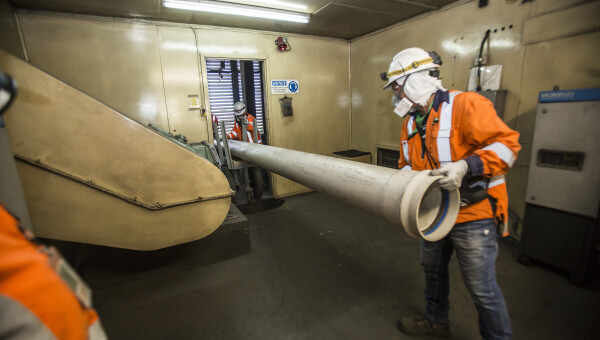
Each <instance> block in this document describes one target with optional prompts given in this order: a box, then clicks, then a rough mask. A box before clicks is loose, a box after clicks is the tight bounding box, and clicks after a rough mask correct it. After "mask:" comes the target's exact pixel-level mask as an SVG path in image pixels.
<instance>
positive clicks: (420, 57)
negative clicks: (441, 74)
mask: <svg viewBox="0 0 600 340" xmlns="http://www.w3.org/2000/svg"><path fill="white" fill-rule="evenodd" d="M440 65H442V58H441V57H440V55H439V54H437V53H436V52H434V51H432V52H427V51H425V50H424V49H422V48H418V47H411V48H407V49H404V50H402V51H400V52H398V54H396V55H395V56H394V58H393V59H392V62H391V63H390V68H389V69H388V71H387V73H385V72H384V73H381V79H383V80H384V81H387V84H385V86H384V87H383V89H384V90H386V89H388V88H390V85H392V83H393V82H395V81H399V84H401V85H402V84H403V83H404V79H406V76H408V75H409V74H412V73H415V72H421V71H425V70H437V69H439V68H440ZM434 76H436V77H437V74H435V75H434Z"/></svg>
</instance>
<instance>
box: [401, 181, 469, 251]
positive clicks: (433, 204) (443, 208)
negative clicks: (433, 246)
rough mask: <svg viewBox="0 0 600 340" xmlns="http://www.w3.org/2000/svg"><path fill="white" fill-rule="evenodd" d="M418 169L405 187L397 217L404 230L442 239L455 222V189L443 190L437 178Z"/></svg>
mask: <svg viewBox="0 0 600 340" xmlns="http://www.w3.org/2000/svg"><path fill="white" fill-rule="evenodd" d="M429 173H430V171H421V172H420V173H419V174H417V175H416V176H415V177H413V179H412V180H411V181H410V182H409V183H408V185H407V186H406V190H405V191H404V194H403V195H402V199H401V201H400V218H401V221H402V226H403V227H404V230H405V231H406V232H407V233H408V234H409V235H411V236H413V237H422V238H424V239H425V240H427V241H438V240H440V239H442V238H444V237H445V236H446V235H447V234H448V233H449V232H450V230H452V227H454V224H455V222H456V218H457V217H458V211H459V210H460V194H459V192H458V190H452V191H448V190H445V189H442V188H441V187H440V186H439V184H438V180H439V179H441V178H442V177H443V176H430V175H429Z"/></svg>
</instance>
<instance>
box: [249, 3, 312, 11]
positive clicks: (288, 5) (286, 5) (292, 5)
mask: <svg viewBox="0 0 600 340" xmlns="http://www.w3.org/2000/svg"><path fill="white" fill-rule="evenodd" d="M245 2H251V3H252V2H253V3H258V4H265V5H267V6H266V7H271V6H277V7H279V8H289V9H292V8H293V9H298V10H301V11H306V9H307V7H306V5H301V4H295V3H291V2H287V1H278V0H245Z"/></svg>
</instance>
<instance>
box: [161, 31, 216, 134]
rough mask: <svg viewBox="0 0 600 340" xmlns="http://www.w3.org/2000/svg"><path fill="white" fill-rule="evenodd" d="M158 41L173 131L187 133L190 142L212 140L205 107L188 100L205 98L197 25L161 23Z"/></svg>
mask: <svg viewBox="0 0 600 340" xmlns="http://www.w3.org/2000/svg"><path fill="white" fill-rule="evenodd" d="M158 43H159V45H160V58H161V64H162V74H163V80H164V87H165V97H166V98H167V112H168V117H169V126H170V132H172V133H173V134H184V135H185V136H186V137H187V139H188V142H190V143H194V142H201V141H203V140H208V134H209V132H208V126H207V124H206V117H205V116H204V117H203V116H202V111H201V110H198V109H196V110H190V109H189V102H188V95H194V96H198V98H199V99H200V100H201V98H202V95H201V93H200V73H199V59H198V53H197V50H196V38H195V37H194V31H193V29H192V28H182V27H161V26H159V27H158ZM211 131H212V130H211Z"/></svg>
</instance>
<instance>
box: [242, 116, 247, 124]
mask: <svg viewBox="0 0 600 340" xmlns="http://www.w3.org/2000/svg"><path fill="white" fill-rule="evenodd" d="M242 124H243V125H248V118H245V117H244V119H242Z"/></svg>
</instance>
